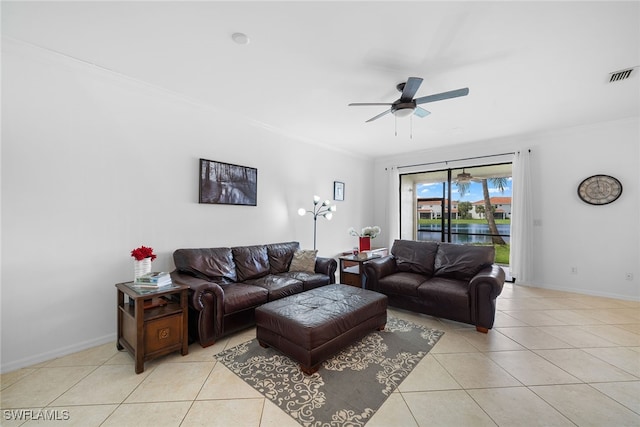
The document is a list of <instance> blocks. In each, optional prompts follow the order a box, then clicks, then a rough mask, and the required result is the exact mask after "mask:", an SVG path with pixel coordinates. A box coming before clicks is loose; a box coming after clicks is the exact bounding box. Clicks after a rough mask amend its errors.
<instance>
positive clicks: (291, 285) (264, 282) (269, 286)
mask: <svg viewBox="0 0 640 427" xmlns="http://www.w3.org/2000/svg"><path fill="white" fill-rule="evenodd" d="M246 284H248V285H253V286H259V287H261V288H263V289H266V290H267V292H268V293H269V294H268V299H269V301H274V300H277V299H280V298H284V297H286V296H289V295H293V294H297V293H300V292H302V291H303V290H304V289H303V286H302V282H301V281H300V280H296V279H294V278H292V277H286V276H283V275H277V276H276V275H273V274H269V275H267V276H264V277H260V278H259V279H251V280H247V282H246Z"/></svg>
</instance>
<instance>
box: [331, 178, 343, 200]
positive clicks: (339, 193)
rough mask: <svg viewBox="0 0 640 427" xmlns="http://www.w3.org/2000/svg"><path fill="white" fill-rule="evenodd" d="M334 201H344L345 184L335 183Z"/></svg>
mask: <svg viewBox="0 0 640 427" xmlns="http://www.w3.org/2000/svg"><path fill="white" fill-rule="evenodd" d="M333 200H340V201H341V200H344V182H340V181H333Z"/></svg>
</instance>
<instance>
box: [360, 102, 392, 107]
mask: <svg viewBox="0 0 640 427" xmlns="http://www.w3.org/2000/svg"><path fill="white" fill-rule="evenodd" d="M361 105H393V104H392V103H391V102H352V103H351V104H349V107H354V106H356V107H357V106H361Z"/></svg>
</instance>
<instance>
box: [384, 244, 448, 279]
mask: <svg viewBox="0 0 640 427" xmlns="http://www.w3.org/2000/svg"><path fill="white" fill-rule="evenodd" d="M437 250H438V243H436V242H418V241H414V240H396V241H394V242H393V246H392V247H391V254H392V255H393V256H394V257H395V258H396V264H397V265H398V270H399V271H406V272H410V273H416V274H423V275H425V276H432V275H433V263H434V260H435V257H436V252H437Z"/></svg>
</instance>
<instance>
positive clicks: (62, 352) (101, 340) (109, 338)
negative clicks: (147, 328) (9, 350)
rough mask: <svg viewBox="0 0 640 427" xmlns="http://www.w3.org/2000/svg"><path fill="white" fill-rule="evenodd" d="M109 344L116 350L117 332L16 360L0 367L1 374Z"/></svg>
mask: <svg viewBox="0 0 640 427" xmlns="http://www.w3.org/2000/svg"><path fill="white" fill-rule="evenodd" d="M109 342H113V345H114V348H115V345H116V344H115V342H116V334H115V332H114V333H112V334H108V335H104V336H102V337H98V338H93V339H90V340H87V341H83V342H79V343H76V344H73V345H69V346H66V347H61V348H57V349H55V350H51V351H47V352H44V353H40V354H36V355H33V356H29V357H25V358H24V359H19V360H14V361H12V362H9V363H3V364H2V365H1V366H0V373H3V374H4V373H6V372H11V371H15V370H17V369H21V368H26V367H28V366H33V365H36V364H38V363H42V362H47V361H49V360H53V359H56V358H58V357H62V356H67V355H69V354H73V353H76V352H78V351H82V350H86V349H88V348H92V347H96V346H99V345H102V344H107V343H109Z"/></svg>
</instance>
